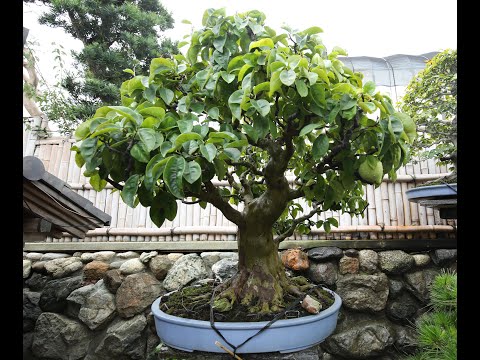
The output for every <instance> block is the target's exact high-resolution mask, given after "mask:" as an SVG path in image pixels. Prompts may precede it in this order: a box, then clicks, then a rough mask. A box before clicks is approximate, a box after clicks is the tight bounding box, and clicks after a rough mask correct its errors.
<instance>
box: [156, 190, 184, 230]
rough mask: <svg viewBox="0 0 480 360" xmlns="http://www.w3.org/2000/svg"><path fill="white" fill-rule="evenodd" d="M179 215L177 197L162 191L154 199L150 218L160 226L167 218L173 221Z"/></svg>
mask: <svg viewBox="0 0 480 360" xmlns="http://www.w3.org/2000/svg"><path fill="white" fill-rule="evenodd" d="M176 215H177V202H176V201H175V198H174V197H173V196H172V195H170V194H169V193H167V192H165V191H160V192H159V193H158V194H157V195H156V196H155V197H154V198H153V201H152V206H151V207H150V219H152V222H153V223H154V224H155V225H157V226H158V227H160V226H162V225H163V223H164V222H165V219H168V220H170V221H173V219H175V216H176Z"/></svg>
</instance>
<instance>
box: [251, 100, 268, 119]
mask: <svg viewBox="0 0 480 360" xmlns="http://www.w3.org/2000/svg"><path fill="white" fill-rule="evenodd" d="M250 103H251V104H252V105H253V107H254V108H255V110H257V111H258V112H259V114H260V115H262V116H264V117H265V116H267V115H268V114H269V113H270V103H269V102H268V101H267V100H264V99H260V100H258V101H256V100H254V99H251V100H250Z"/></svg>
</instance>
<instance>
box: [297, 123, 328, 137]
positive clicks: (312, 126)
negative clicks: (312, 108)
mask: <svg viewBox="0 0 480 360" xmlns="http://www.w3.org/2000/svg"><path fill="white" fill-rule="evenodd" d="M322 126H323V125H322V124H308V125H307V126H304V127H303V128H302V130H300V134H298V136H305V135H307V134H308V133H309V132H312V131H313V130H315V129H318V128H319V127H322Z"/></svg>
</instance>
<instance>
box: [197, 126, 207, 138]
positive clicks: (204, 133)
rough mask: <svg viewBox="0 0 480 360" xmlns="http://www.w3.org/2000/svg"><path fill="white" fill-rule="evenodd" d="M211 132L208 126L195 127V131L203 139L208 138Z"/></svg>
mask: <svg viewBox="0 0 480 360" xmlns="http://www.w3.org/2000/svg"><path fill="white" fill-rule="evenodd" d="M209 130H210V129H209V128H208V125H193V131H194V132H196V133H197V134H200V135H201V137H202V138H204V137H205V136H207V134H208V131H209Z"/></svg>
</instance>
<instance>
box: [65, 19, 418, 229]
mask: <svg viewBox="0 0 480 360" xmlns="http://www.w3.org/2000/svg"><path fill="white" fill-rule="evenodd" d="M264 20H265V15H264V14H263V13H261V12H260V11H257V10H253V11H248V12H245V13H242V14H236V15H233V16H227V15H226V14H225V11H224V10H223V9H218V10H215V9H208V10H206V11H205V13H204V15H203V21H202V24H203V27H202V28H201V29H199V30H197V31H194V32H193V33H192V34H191V36H190V37H189V41H188V42H183V43H180V44H179V46H185V45H188V50H187V51H186V54H185V55H183V54H177V55H174V56H173V59H165V58H154V59H152V61H151V63H150V69H149V73H148V74H146V75H135V76H133V77H132V78H131V79H130V80H127V81H125V82H124V83H123V84H122V86H121V89H120V94H121V105H119V106H105V107H100V108H99V109H98V110H97V111H96V113H95V115H94V116H93V117H92V118H91V119H89V120H88V121H86V122H85V123H83V124H81V125H80V126H79V127H78V129H77V130H76V133H75V136H76V139H77V140H79V141H80V143H79V144H78V145H77V146H75V147H74V148H73V149H74V150H75V151H76V152H77V154H76V160H77V164H78V166H82V165H84V164H85V166H86V171H85V175H86V176H88V177H90V183H91V184H92V186H93V187H94V188H95V189H96V190H101V189H102V188H104V186H105V185H106V183H107V181H108V182H110V183H111V184H114V185H115V186H116V187H117V188H120V189H122V192H121V196H122V198H123V200H124V201H125V202H126V203H127V204H128V205H129V206H136V205H137V204H138V203H141V204H142V205H144V206H151V209H150V216H151V218H152V220H153V222H154V223H155V224H156V225H157V226H161V225H162V223H163V222H164V220H165V219H169V220H172V219H173V218H174V217H175V215H176V210H177V203H176V199H179V200H182V201H183V200H185V199H186V198H192V199H194V200H195V199H198V200H199V201H201V202H200V204H201V205H202V206H204V205H205V204H206V202H210V203H212V204H213V205H214V206H216V207H217V208H219V209H220V210H221V211H222V212H223V213H224V214H225V216H226V217H227V218H229V220H231V221H233V222H237V221H238V218H237V217H235V216H233V215H231V214H232V212H231V209H232V208H231V204H238V203H239V202H244V203H245V204H246V205H248V204H249V203H251V202H253V201H255V200H256V199H259V198H260V197H261V196H264V197H265V196H267V195H268V194H267V193H268V191H273V189H276V187H277V188H278V187H279V186H280V185H278V184H280V183H281V181H280V180H279V179H284V175H285V174H286V175H287V176H291V177H294V178H295V180H294V183H292V184H291V186H290V189H288V188H287V191H288V192H289V194H288V201H287V202H285V204H284V205H285V211H283V209H281V210H280V211H283V214H281V216H280V219H279V221H278V222H277V223H276V225H275V226H274V228H275V230H276V232H277V233H282V232H284V231H285V229H286V228H288V226H291V225H294V226H296V225H298V226H299V227H298V230H299V231H303V232H305V231H308V229H309V226H311V225H313V224H312V223H311V222H309V220H308V219H309V218H310V217H311V216H313V214H315V213H319V212H321V211H326V210H343V211H349V212H354V213H357V214H359V213H362V212H363V210H364V209H365V207H366V202H365V200H364V199H363V198H362V195H363V189H362V185H363V183H365V182H366V181H365V180H364V179H362V178H361V177H360V175H359V173H358V169H359V167H360V165H361V164H362V163H364V162H367V164H368V166H369V167H371V169H372V170H375V169H379V168H381V170H380V171H381V177H383V175H384V174H389V175H390V176H391V177H393V178H394V177H395V171H396V169H398V168H399V167H400V166H401V165H402V164H405V163H406V162H407V160H408V158H409V144H410V141H411V139H410V138H409V136H407V134H406V133H405V131H404V128H403V121H404V120H405V117H406V116H403V115H399V114H398V113H396V112H395V110H394V108H393V106H392V103H391V100H390V99H389V98H388V97H387V96H384V95H382V94H380V93H379V92H378V91H377V90H376V88H375V85H374V84H373V83H372V82H366V83H364V82H363V81H362V78H363V76H362V74H360V73H356V72H353V71H352V70H351V69H349V68H348V67H346V66H345V65H344V64H343V63H342V62H341V61H340V60H339V59H338V58H337V56H338V55H346V53H345V51H344V50H342V49H341V48H338V47H335V48H334V49H333V50H332V51H331V52H327V50H326V48H325V46H324V45H323V44H322V42H321V40H320V38H319V36H318V34H319V33H321V32H322V29H320V28H319V27H311V28H308V29H305V30H303V31H298V30H293V29H290V28H284V29H283V30H285V31H283V32H281V33H277V32H276V31H274V30H273V29H272V28H270V27H268V26H267V25H265V23H264ZM407 118H408V117H407ZM379 162H381V165H382V166H381V167H379V166H378V163H379ZM215 179H218V180H227V181H228V183H229V186H228V187H219V188H216V187H215V186H213V182H212V181H214V180H215ZM375 184H376V185H379V182H376V183H375ZM299 198H305V199H306V200H307V202H308V203H309V205H311V206H312V208H313V212H312V213H311V214H310V215H309V216H304V217H301V218H297V215H298V214H299V212H300V211H302V210H303V209H302V208H301V206H300V205H299V204H298V203H297V202H296V200H297V199H299ZM282 206H283V205H282ZM276 218H278V217H276ZM295 218H296V219H295ZM316 225H317V226H322V225H323V226H324V227H325V228H326V229H327V231H329V229H330V225H334V226H337V225H338V224H336V221H335V219H333V218H330V219H328V221H326V222H325V223H323V221H319V222H318V223H317V224H316Z"/></svg>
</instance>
